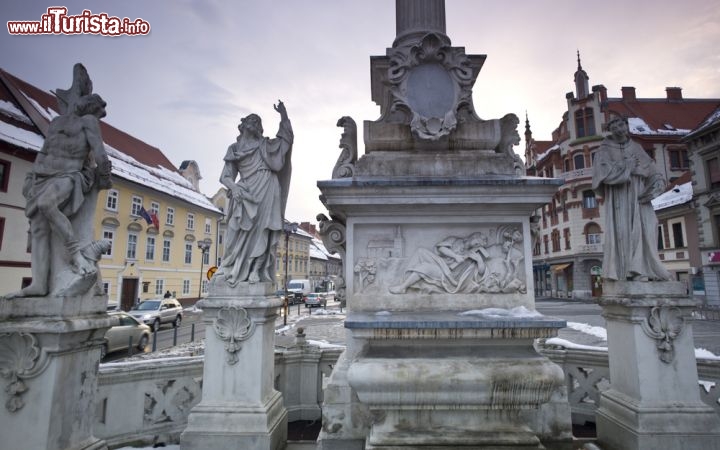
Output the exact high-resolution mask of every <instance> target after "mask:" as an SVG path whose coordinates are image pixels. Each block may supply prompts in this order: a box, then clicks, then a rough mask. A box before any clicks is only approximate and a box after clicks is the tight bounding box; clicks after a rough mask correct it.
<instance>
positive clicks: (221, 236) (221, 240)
mask: <svg viewBox="0 0 720 450" xmlns="http://www.w3.org/2000/svg"><path fill="white" fill-rule="evenodd" d="M224 236H225V233H222V232H221V233H218V244H220V245H222V243H223V239H224Z"/></svg>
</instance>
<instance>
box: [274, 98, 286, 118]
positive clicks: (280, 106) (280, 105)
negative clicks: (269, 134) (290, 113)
mask: <svg viewBox="0 0 720 450" xmlns="http://www.w3.org/2000/svg"><path fill="white" fill-rule="evenodd" d="M273 108H275V111H277V112H279V113H280V118H281V119H286V118H287V110H286V109H285V103H283V102H282V101H281V100H278V103H277V105H273Z"/></svg>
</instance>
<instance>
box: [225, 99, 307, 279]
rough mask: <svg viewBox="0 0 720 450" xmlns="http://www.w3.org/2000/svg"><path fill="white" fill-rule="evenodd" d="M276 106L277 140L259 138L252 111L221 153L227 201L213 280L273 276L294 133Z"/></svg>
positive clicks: (280, 106) (281, 106) (282, 108)
mask: <svg viewBox="0 0 720 450" xmlns="http://www.w3.org/2000/svg"><path fill="white" fill-rule="evenodd" d="M274 107H275V111H277V112H278V113H279V114H280V129H279V130H278V132H277V137H276V138H275V139H269V138H267V137H263V135H262V133H263V127H262V121H261V119H260V117H259V116H258V115H257V114H250V115H248V116H247V117H245V118H243V119H242V120H241V121H240V125H238V130H239V131H240V135H239V136H238V138H237V142H235V143H234V144H232V145H230V147H229V148H228V150H227V154H226V155H225V158H224V160H225V167H224V168H223V171H222V174H221V176H220V182H221V183H222V184H223V185H224V186H225V187H227V189H228V192H227V195H228V197H229V199H230V201H229V207H228V210H227V216H226V217H227V231H226V234H225V256H224V257H223V259H222V262H221V263H220V267H219V269H218V271H217V273H216V274H215V275H214V276H213V283H220V282H222V281H223V280H224V282H225V283H226V284H228V285H229V286H231V287H235V286H237V284H238V283H240V282H248V283H258V282H273V281H274V280H275V252H276V248H277V243H278V241H279V240H280V235H281V234H282V230H283V218H284V215H285V205H286V203H287V196H288V191H289V186H290V175H291V164H290V155H291V151H292V144H293V131H292V127H291V125H290V119H289V118H288V115H287V111H286V110H285V105H284V104H283V102H281V101H278V104H277V105H275V106H274ZM238 176H239V178H238Z"/></svg>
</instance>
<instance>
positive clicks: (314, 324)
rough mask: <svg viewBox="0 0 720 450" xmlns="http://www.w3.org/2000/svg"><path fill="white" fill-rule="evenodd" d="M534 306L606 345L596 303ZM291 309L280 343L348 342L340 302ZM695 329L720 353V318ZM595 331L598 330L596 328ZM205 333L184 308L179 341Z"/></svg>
mask: <svg viewBox="0 0 720 450" xmlns="http://www.w3.org/2000/svg"><path fill="white" fill-rule="evenodd" d="M535 307H536V309H537V310H538V311H539V312H540V313H542V314H544V315H546V316H550V317H556V318H560V319H563V320H565V321H567V322H568V327H567V328H563V329H561V330H560V331H559V333H558V337H559V338H562V339H565V340H568V341H571V342H573V343H576V344H582V345H590V346H596V347H607V341H606V340H605V339H603V338H601V337H598V336H597V335H596V334H597V333H588V332H584V331H580V330H581V329H584V330H586V331H587V329H588V328H589V327H600V328H602V329H604V328H605V319H604V318H603V317H602V314H601V313H602V308H601V307H600V306H599V305H597V304H596V303H592V302H585V301H577V300H566V299H557V298H552V299H551V298H541V299H538V300H537V301H536V303H535ZM288 310H289V314H288V317H287V325H285V322H286V320H285V318H284V317H283V315H282V314H281V315H279V316H278V318H277V319H276V322H275V324H276V325H275V326H276V330H277V335H276V344H277V345H282V346H286V345H290V344H291V343H292V342H293V341H294V337H295V334H296V332H297V329H298V328H300V327H302V328H303V329H304V332H305V336H306V339H307V340H309V341H316V342H318V343H326V344H333V345H345V327H344V319H345V312H346V310H344V309H343V310H342V312H341V311H340V303H339V302H330V303H328V306H327V308H325V309H321V308H305V307H304V305H301V304H299V305H293V306H289V307H288ZM281 312H282V311H281ZM193 327H194V335H193ZM692 329H693V335H694V338H695V348H702V349H705V350H708V351H710V352H712V353H713V354H715V355H720V321H710V320H695V321H693V322H692ZM594 331H597V329H596V330H594ZM600 331H602V330H600ZM174 334H175V329H174V328H172V327H171V326H168V325H165V326H163V327H162V328H161V329H160V330H158V332H157V350H163V349H168V348H171V347H173V342H174ZM599 334H602V333H599ZM204 336H205V327H204V326H203V324H202V313H201V312H200V311H194V310H185V315H184V320H183V324H182V326H181V327H180V328H178V329H177V344H178V345H181V344H186V343H188V342H191V340H194V341H196V342H198V341H201V340H202V339H203V338H204ZM193 338H194V339H193ZM152 347H153V339H152V338H151V340H150V344H149V345H148V348H147V349H146V350H145V353H149V352H151V351H152ZM135 352H137V351H135ZM127 355H128V353H127V352H126V351H119V352H114V353H112V354H110V355H108V356H107V357H106V358H105V360H104V361H103V362H111V361H117V360H120V359H123V358H125V357H127Z"/></svg>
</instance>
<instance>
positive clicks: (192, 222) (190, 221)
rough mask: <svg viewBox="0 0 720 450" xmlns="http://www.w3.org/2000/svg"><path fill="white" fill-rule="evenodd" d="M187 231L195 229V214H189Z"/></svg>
mask: <svg viewBox="0 0 720 450" xmlns="http://www.w3.org/2000/svg"><path fill="white" fill-rule="evenodd" d="M187 229H188V230H194V229H195V214H190V213H188V215H187Z"/></svg>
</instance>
